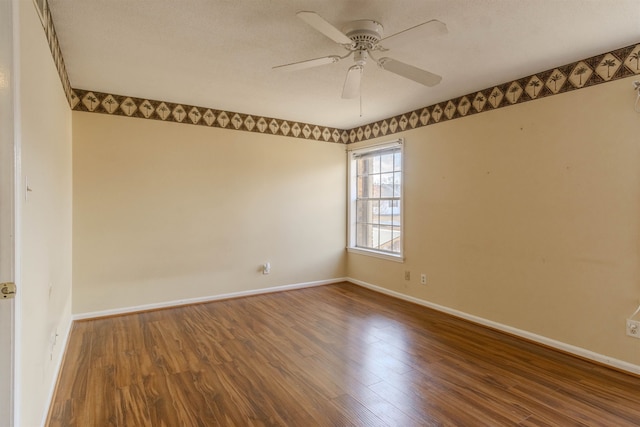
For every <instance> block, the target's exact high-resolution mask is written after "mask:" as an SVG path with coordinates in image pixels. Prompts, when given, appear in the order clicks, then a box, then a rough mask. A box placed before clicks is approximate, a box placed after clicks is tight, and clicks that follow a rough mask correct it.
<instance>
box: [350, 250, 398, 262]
mask: <svg viewBox="0 0 640 427" xmlns="http://www.w3.org/2000/svg"><path fill="white" fill-rule="evenodd" d="M347 252H349V253H352V254H359V255H366V256H371V257H374V258H381V259H386V260H388V261H393V262H400V263H404V257H403V256H402V255H392V254H389V253H386V252H378V251H373V250H369V249H361V248H347Z"/></svg>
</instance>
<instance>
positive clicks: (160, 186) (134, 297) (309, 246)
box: [73, 112, 346, 313]
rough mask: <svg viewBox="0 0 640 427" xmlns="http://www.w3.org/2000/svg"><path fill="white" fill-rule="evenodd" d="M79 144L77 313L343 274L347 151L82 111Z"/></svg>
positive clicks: (77, 117) (77, 120) (76, 119)
mask: <svg viewBox="0 0 640 427" xmlns="http://www.w3.org/2000/svg"><path fill="white" fill-rule="evenodd" d="M73 141H74V144H73V145H74V146H73V167H74V225H73V253H74V270H73V281H74V288H73V312H74V313H87V312H94V311H101V310H108V309H121V308H127V307H134V306H139V305H145V304H154V303H162V302H168V301H176V300H181V299H190V298H198V297H208V296H215V295H222V294H227V293H235V292H242V291H248V290H259V289H264V288H268V287H274V286H281V285H289V284H298V283H307V282H313V281H321V280H327V279H334V278H340V277H344V275H345V250H344V245H345V242H344V236H345V209H346V201H345V198H346V196H345V191H346V190H345V179H346V171H345V149H344V146H341V145H338V144H329V143H324V142H311V141H303V140H297V139H294V138H285V137H278V136H269V135H259V134H255V133H249V132H238V131H230V130H224V129H215V128H205V127H201V126H187V125H184V124H175V123H164V122H160V121H151V120H141V119H131V118H127V117H116V116H107V115H102V114H92V113H84V112H74V113H73ZM267 261H269V262H271V264H272V272H271V274H270V275H267V276H265V275H263V274H261V272H260V271H259V268H260V266H261V265H262V264H263V263H265V262H267Z"/></svg>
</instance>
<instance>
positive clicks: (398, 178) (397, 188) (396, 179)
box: [393, 172, 402, 197]
mask: <svg viewBox="0 0 640 427" xmlns="http://www.w3.org/2000/svg"><path fill="white" fill-rule="evenodd" d="M401 185H402V175H401V174H400V173H399V172H396V173H394V174H393V197H400V196H401V195H402V188H401Z"/></svg>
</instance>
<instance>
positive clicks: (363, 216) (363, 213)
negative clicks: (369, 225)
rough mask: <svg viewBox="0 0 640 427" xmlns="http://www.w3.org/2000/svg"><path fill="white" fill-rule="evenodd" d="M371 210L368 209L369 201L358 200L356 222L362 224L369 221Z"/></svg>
mask: <svg viewBox="0 0 640 427" xmlns="http://www.w3.org/2000/svg"><path fill="white" fill-rule="evenodd" d="M368 215H369V211H368V210H367V202H366V201H363V200H357V201H356V223H358V224H360V223H363V222H369V221H367V219H368Z"/></svg>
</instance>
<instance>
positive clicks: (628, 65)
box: [347, 44, 640, 144]
mask: <svg viewBox="0 0 640 427" xmlns="http://www.w3.org/2000/svg"><path fill="white" fill-rule="evenodd" d="M637 74H640V44H637V45H631V46H627V47H623V48H621V49H617V50H614V51H611V52H608V53H604V54H601V55H596V56H592V57H591V58H588V59H583V60H581V61H577V62H573V63H571V64H567V65H563V66H561V67H557V68H554V69H553V70H547V71H543V72H540V73H536V74H532V75H530V76H527V77H523V78H521V79H518V80H514V81H511V82H508V83H503V84H500V85H497V86H493V87H490V88H487V89H483V90H480V91H478V92H474V93H470V94H467V95H463V96H460V97H457V98H453V99H450V100H449V101H444V102H439V103H437V104H434V105H430V106H428V107H424V108H419V109H417V110H414V111H409V112H407V113H404V114H400V115H398V116H394V117H390V118H388V119H384V120H380V121H377V122H374V123H370V124H367V125H363V126H359V127H356V128H354V129H351V130H349V139H348V141H347V144H351V143H354V142H360V141H366V140H368V139H372V138H376V137H378V136H385V135H391V134H394V133H397V132H401V131H404V130H410V129H416V128H419V127H423V126H428V125H433V124H436V123H442V122H446V121H449V120H454V119H459V118H462V117H466V116H469V115H473V114H478V113H483V112H485V111H491V110H496V109H498V108H503V107H508V106H511V105H515V104H521V103H523V102H529V101H534V100H536V99H540V98H546V97H548V96H553V95H558V94H561V93H565V92H569V91H572V90H576V89H582V88H585V87H589V86H594V85H597V84H601V83H607V82H610V81H613V80H619V79H622V78H625V77H629V76H633V75H637Z"/></svg>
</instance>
